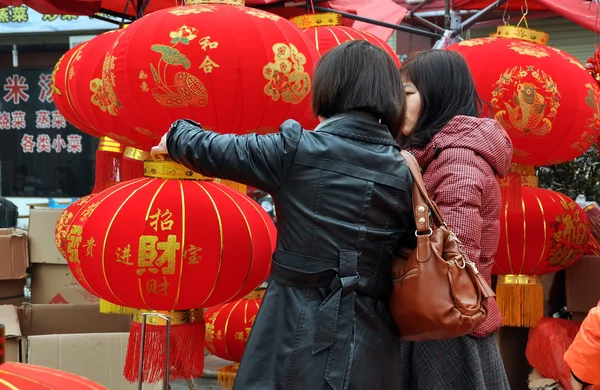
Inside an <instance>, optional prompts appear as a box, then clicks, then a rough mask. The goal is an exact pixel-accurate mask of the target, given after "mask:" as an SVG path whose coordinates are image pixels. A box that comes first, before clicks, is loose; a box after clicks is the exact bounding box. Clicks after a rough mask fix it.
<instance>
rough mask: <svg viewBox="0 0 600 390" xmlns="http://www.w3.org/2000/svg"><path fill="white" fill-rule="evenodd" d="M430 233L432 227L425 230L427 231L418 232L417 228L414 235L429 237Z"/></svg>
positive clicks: (431, 232)
mask: <svg viewBox="0 0 600 390" xmlns="http://www.w3.org/2000/svg"><path fill="white" fill-rule="evenodd" d="M432 234H433V229H432V228H429V229H428V230H427V233H419V231H418V230H415V237H421V236H427V237H431V235H432Z"/></svg>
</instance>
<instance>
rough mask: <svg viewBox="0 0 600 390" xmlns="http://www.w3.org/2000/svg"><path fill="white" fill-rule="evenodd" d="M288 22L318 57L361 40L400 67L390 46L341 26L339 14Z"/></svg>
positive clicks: (371, 36) (366, 34)
mask: <svg viewBox="0 0 600 390" xmlns="http://www.w3.org/2000/svg"><path fill="white" fill-rule="evenodd" d="M290 20H291V21H292V22H294V23H295V24H296V25H297V26H298V27H300V29H301V30H302V31H303V32H304V33H305V34H306V35H308V37H309V38H310V40H311V41H313V43H314V44H315V46H316V48H317V52H318V53H319V56H322V55H323V54H325V53H327V52H328V51H329V50H331V49H333V48H334V47H336V46H339V45H341V44H342V43H344V42H348V41H358V40H363V41H367V42H370V43H372V44H374V45H376V46H379V47H381V48H382V49H383V50H385V51H386V52H387V53H388V54H389V55H390V57H392V59H393V60H394V62H395V63H396V65H398V67H400V59H399V58H398V56H397V55H396V53H395V52H394V50H393V49H392V48H391V47H390V45H388V44H387V43H386V42H384V41H383V40H381V39H380V38H377V37H376V36H375V35H373V34H370V33H368V32H366V31H359V30H357V29H355V28H352V27H348V26H343V25H342V16H341V15H340V14H337V13H334V12H326V13H318V14H307V15H301V16H296V17H293V18H291V19H290Z"/></svg>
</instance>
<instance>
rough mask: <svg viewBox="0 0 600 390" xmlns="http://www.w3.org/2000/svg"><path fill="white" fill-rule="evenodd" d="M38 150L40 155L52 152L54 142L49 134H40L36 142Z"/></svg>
mask: <svg viewBox="0 0 600 390" xmlns="http://www.w3.org/2000/svg"><path fill="white" fill-rule="evenodd" d="M36 150H37V152H38V153H50V152H51V151H52V142H51V141H50V136H49V135H48V134H40V135H38V136H37V140H36Z"/></svg>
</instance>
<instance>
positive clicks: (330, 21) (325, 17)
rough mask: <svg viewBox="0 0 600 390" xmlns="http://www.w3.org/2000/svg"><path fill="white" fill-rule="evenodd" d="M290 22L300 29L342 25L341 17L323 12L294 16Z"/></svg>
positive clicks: (333, 13)
mask: <svg viewBox="0 0 600 390" xmlns="http://www.w3.org/2000/svg"><path fill="white" fill-rule="evenodd" d="M290 21H291V22H292V23H294V24H295V25H296V26H298V27H300V28H311V27H324V26H327V27H335V26H341V25H342V16H341V15H340V14H336V13H335V12H324V13H319V14H308V15H300V16H295V17H293V18H291V19H290Z"/></svg>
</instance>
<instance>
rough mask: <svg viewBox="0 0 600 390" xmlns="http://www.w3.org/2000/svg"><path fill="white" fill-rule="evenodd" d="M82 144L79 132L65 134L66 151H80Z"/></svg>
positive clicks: (81, 150)
mask: <svg viewBox="0 0 600 390" xmlns="http://www.w3.org/2000/svg"><path fill="white" fill-rule="evenodd" d="M81 152H83V145H82V144H81V136H80V135H79V134H69V135H67V153H81Z"/></svg>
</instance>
